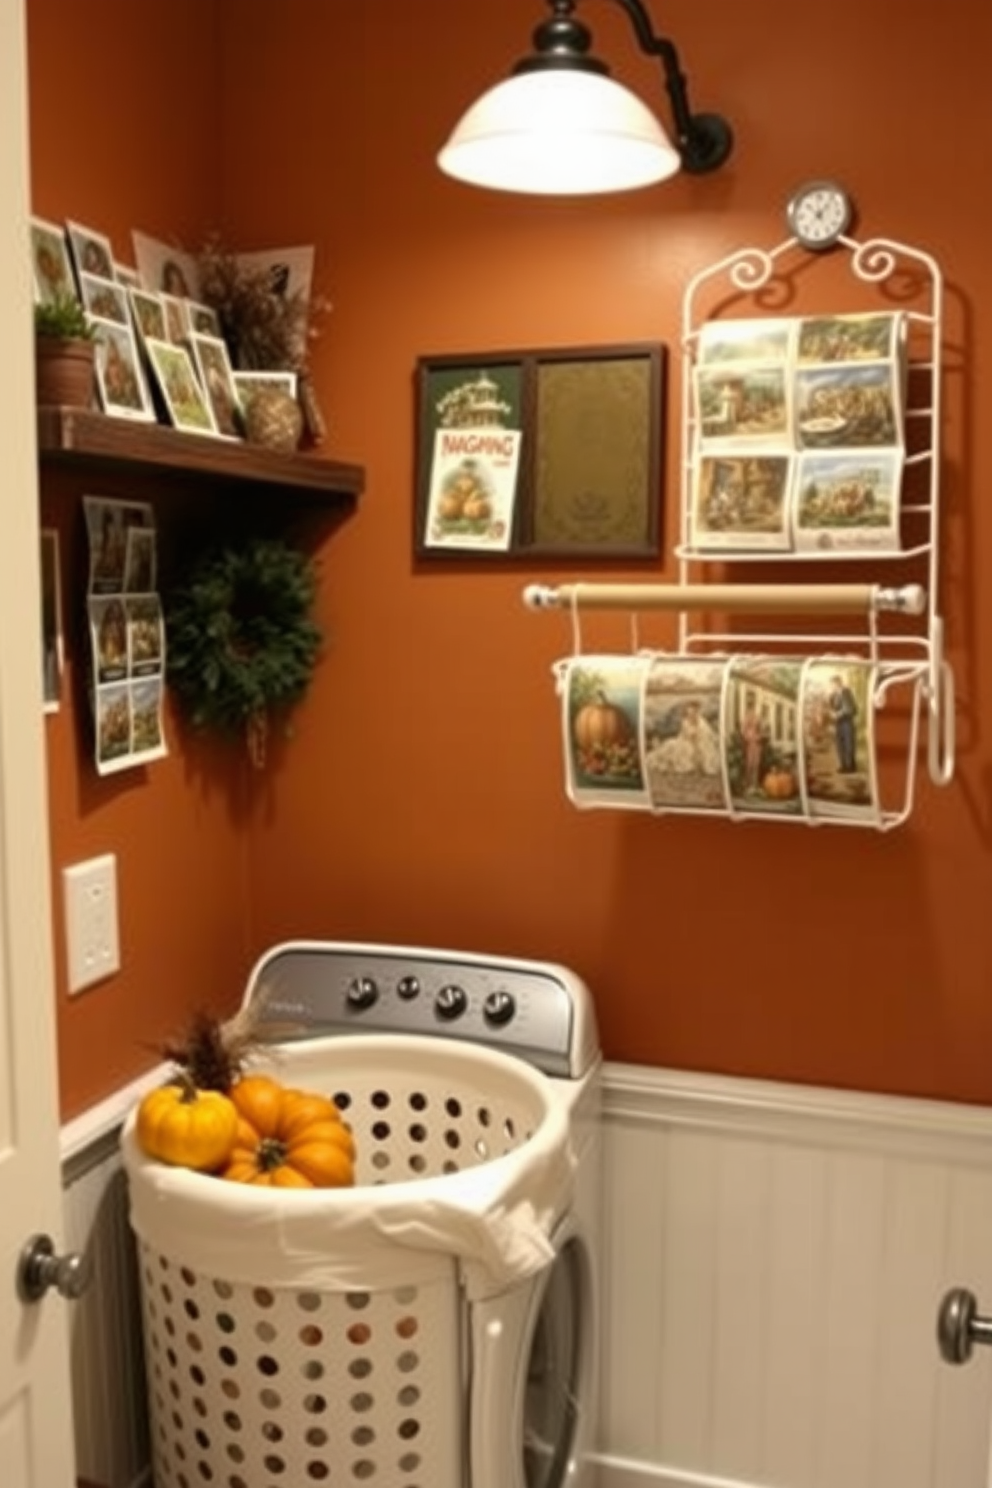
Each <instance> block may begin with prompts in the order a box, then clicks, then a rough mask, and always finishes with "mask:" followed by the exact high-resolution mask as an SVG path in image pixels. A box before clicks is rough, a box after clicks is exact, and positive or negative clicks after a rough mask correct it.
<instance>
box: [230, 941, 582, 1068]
mask: <svg viewBox="0 0 992 1488" xmlns="http://www.w3.org/2000/svg"><path fill="white" fill-rule="evenodd" d="M256 998H260V999H262V1008H261V1016H260V1024H261V1031H262V1034H263V1037H267V1038H269V1039H271V1040H272V1041H277V1040H278V1041H283V1040H295V1039H303V1038H317V1037H324V1036H326V1035H328V1034H341V1033H402V1034H417V1033H422V1034H430V1035H433V1036H436V1037H443V1038H462V1039H474V1040H476V1041H478V1042H479V1043H485V1044H489V1045H491V1046H492V1047H494V1048H500V1049H502V1050H503V1051H505V1052H506V1053H510V1054H515V1055H517V1056H518V1057H520V1058H523V1059H527V1060H528V1061H529V1062H530V1063H532V1064H535V1065H536V1066H537V1067H538V1068H539V1069H542V1070H544V1071H545V1073H546V1074H550V1075H558V1076H564V1077H571V1078H578V1077H579V1076H580V1075H582V1074H584V1073H585V1071H586V1069H587V1068H588V1067H589V1065H590V1064H591V1062H592V1061H593V1060H594V1059H595V1058H597V1057H598V1054H599V1047H598V1040H597V1037H596V1024H595V1015H594V1013H593V1009H592V1000H591V998H590V996H589V993H588V990H587V988H586V987H585V985H584V983H582V982H581V981H580V980H579V979H578V978H577V977H576V976H575V975H574V973H572V972H569V971H568V970H566V969H565V968H564V967H559V966H555V965H553V964H551V963H546V962H536V961H517V960H510V959H508V958H499V957H483V956H476V955H473V954H471V953H465V954H459V953H454V952H447V951H433V950H421V949H418V948H410V947H400V946H395V947H393V946H365V945H357V944H353V943H346V942H337V941H294V942H290V943H287V944H285V945H281V946H276V947H275V948H274V949H273V950H272V951H270V952H268V954H267V955H265V956H263V957H262V959H261V960H260V961H259V962H258V963H257V965H256V966H255V969H254V971H253V972H252V975H251V977H250V979H249V984H248V990H247V992H246V994H245V999H244V1000H245V1003H246V1004H247V1003H249V1002H251V1001H253V1000H254V999H256Z"/></svg>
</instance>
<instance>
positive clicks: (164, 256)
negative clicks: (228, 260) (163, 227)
mask: <svg viewBox="0 0 992 1488" xmlns="http://www.w3.org/2000/svg"><path fill="white" fill-rule="evenodd" d="M131 242H132V244H133V247H134V261H135V263H136V264H137V266H138V273H139V274H140V275H141V287H142V289H148V290H151V291H152V292H153V293H155V294H157V293H159V292H162V293H164V294H169V295H178V296H179V297H181V298H188V299H192V300H198V299H199V298H200V265H199V261H198V259H197V257H196V255H195V254H194V253H187V252H186V250H185V249H183V248H179V247H177V246H176V245H175V244H174V243H163V242H162V241H161V240H160V239H158V238H153V237H150V236H149V235H148V234H147V233H143V232H138V231H136V230H135V231H132V233H131Z"/></svg>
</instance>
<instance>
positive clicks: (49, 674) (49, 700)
mask: <svg viewBox="0 0 992 1488" xmlns="http://www.w3.org/2000/svg"><path fill="white" fill-rule="evenodd" d="M62 660H63V643H62V584H61V577H60V568H59V534H58V532H57V530H56V529H55V528H54V527H43V528H42V529H41V661H42V698H43V701H44V706H45V712H46V713H57V712H58V709H59V702H60V700H61V696H62Z"/></svg>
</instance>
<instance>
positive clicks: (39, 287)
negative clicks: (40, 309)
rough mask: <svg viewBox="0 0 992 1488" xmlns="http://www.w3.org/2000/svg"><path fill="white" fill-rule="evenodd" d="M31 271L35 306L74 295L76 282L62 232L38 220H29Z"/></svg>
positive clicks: (38, 218) (61, 228)
mask: <svg viewBox="0 0 992 1488" xmlns="http://www.w3.org/2000/svg"><path fill="white" fill-rule="evenodd" d="M30 231H31V269H32V273H33V276H34V297H35V301H36V302H37V303H38V304H51V302H52V301H53V300H57V299H64V298H66V297H70V298H72V299H75V298H76V296H77V293H78V291H77V288H76V280H75V276H74V274H73V270H72V259H71V257H70V255H69V242H68V239H67V238H66V234H65V229H64V228H63V227H61V226H60V225H59V224H58V223H57V222H46V221H45V220H44V218H42V217H32V218H31V228H30Z"/></svg>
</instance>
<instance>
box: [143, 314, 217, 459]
mask: <svg viewBox="0 0 992 1488" xmlns="http://www.w3.org/2000/svg"><path fill="white" fill-rule="evenodd" d="M145 351H146V352H147V354H148V360H149V362H150V364H151V368H152V372H153V373H154V375H155V380H156V382H157V384H158V388H159V391H160V392H161V394H162V398H163V400H164V402H165V406H166V409H167V411H168V414H169V418H170V420H171V422H172V423H173V424H174V425H175V427H176V428H177V429H185V430H186V431H187V432H189V433H191V434H213V435H216V433H217V429H216V427H215V425H214V416H213V413H212V412H211V409H210V405H209V403H208V402H207V397H206V394H205V393H204V391H203V389H202V387H201V386H200V384H199V382H198V380H197V376H196V371H195V369H194V367H193V362H192V360H191V358H190V354H189V352H188V351H187V350H186V348H185V347H184V346H173V344H172V343H171V342H170V341H157V340H155V339H154V337H151V336H149V337H148V339H147V340H146V341H145Z"/></svg>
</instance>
